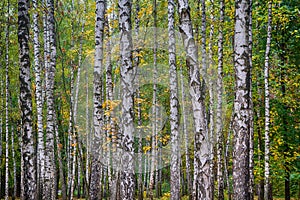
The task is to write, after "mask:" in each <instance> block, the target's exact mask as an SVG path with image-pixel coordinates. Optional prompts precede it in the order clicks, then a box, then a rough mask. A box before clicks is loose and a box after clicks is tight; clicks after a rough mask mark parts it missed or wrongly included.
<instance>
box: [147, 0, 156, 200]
mask: <svg viewBox="0 0 300 200" xmlns="http://www.w3.org/2000/svg"><path fill="white" fill-rule="evenodd" d="M153 19H154V21H153V24H154V38H153V40H154V47H153V98H152V121H153V123H152V143H151V170H150V184H149V189H150V198H151V199H153V190H154V180H155V175H156V173H157V171H156V165H157V156H156V153H157V139H156V138H157V97H156V96H157V29H156V28H157V9H156V0H153ZM155 182H156V180H155Z"/></svg>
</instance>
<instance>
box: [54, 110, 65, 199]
mask: <svg viewBox="0 0 300 200" xmlns="http://www.w3.org/2000/svg"><path fill="white" fill-rule="evenodd" d="M54 119H55V121H54V123H55V139H56V143H57V160H58V167H59V178H60V183H61V188H62V199H63V200H66V199H67V186H66V179H65V174H64V171H63V168H64V165H63V159H62V157H61V149H62V145H61V140H60V138H59V132H58V124H57V115H56V112H55V111H54Z"/></svg>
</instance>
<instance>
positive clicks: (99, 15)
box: [89, 0, 106, 200]
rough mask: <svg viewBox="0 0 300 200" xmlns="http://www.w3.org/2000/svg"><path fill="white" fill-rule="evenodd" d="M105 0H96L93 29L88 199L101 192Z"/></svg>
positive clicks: (98, 196)
mask: <svg viewBox="0 0 300 200" xmlns="http://www.w3.org/2000/svg"><path fill="white" fill-rule="evenodd" d="M105 6H106V1H105V0H97V1H96V19H97V20H96V29H95V31H96V32H95V66H94V97H93V99H94V115H93V121H94V134H93V135H94V139H93V144H92V149H91V151H92V152H91V153H92V155H91V158H92V166H91V182H90V194H89V196H90V199H91V200H97V199H100V194H101V187H102V184H101V173H102V170H101V166H100V152H101V141H102V137H103V130H102V129H103V125H104V118H103V117H104V116H103V108H102V100H101V99H102V70H103V66H102V65H103V36H104V22H105V16H104V15H105Z"/></svg>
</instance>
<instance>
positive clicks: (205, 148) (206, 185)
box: [178, 0, 212, 200]
mask: <svg viewBox="0 0 300 200" xmlns="http://www.w3.org/2000/svg"><path fill="white" fill-rule="evenodd" d="M178 4H179V18H180V31H181V34H182V38H183V43H184V47H185V50H186V53H187V66H188V70H189V85H190V94H191V97H192V105H193V115H194V124H195V150H194V151H195V152H194V155H195V157H194V184H193V198H194V199H197V200H200V199H206V200H209V199H212V194H211V190H210V186H211V176H210V170H209V168H210V147H209V146H210V144H209V141H208V131H207V120H206V114H205V111H206V109H205V102H204V100H205V84H204V80H203V77H200V72H199V62H198V50H197V47H196V44H195V40H194V36H193V29H192V23H191V17H190V8H189V5H188V0H179V1H178Z"/></svg>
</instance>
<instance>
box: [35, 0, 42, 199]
mask: <svg viewBox="0 0 300 200" xmlns="http://www.w3.org/2000/svg"><path fill="white" fill-rule="evenodd" d="M33 8H34V10H35V11H34V13H33V35H34V36H33V49H34V72H35V87H36V90H35V99H36V113H37V195H38V198H39V199H40V198H42V183H43V182H44V181H43V177H44V175H43V173H44V168H45V167H44V160H45V157H44V128H43V100H42V80H41V72H42V69H41V66H40V58H39V57H40V42H39V32H40V31H39V22H38V18H39V15H38V11H37V9H38V1H37V0H33Z"/></svg>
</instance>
